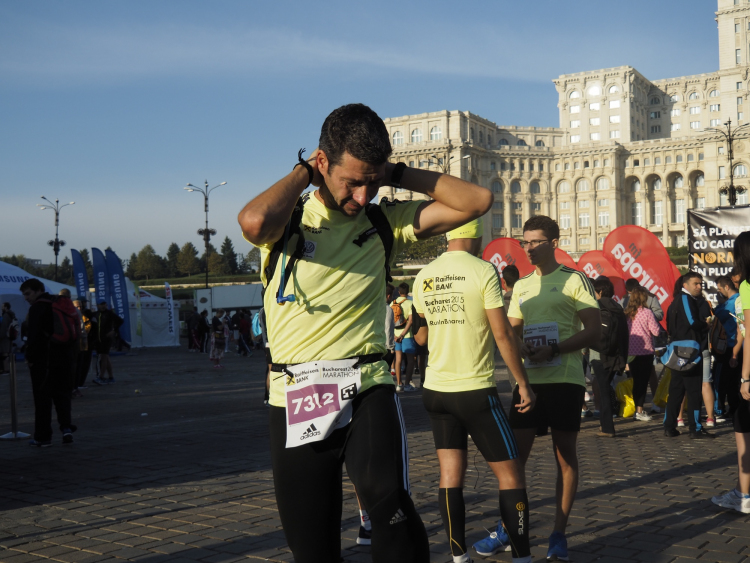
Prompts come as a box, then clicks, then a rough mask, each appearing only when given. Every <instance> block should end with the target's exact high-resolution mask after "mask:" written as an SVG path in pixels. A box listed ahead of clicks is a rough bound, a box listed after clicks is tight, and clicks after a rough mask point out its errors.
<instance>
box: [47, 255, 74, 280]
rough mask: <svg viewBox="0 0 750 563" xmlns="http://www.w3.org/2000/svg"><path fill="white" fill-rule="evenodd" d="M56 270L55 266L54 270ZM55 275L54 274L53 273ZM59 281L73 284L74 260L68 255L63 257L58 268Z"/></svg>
mask: <svg viewBox="0 0 750 563" xmlns="http://www.w3.org/2000/svg"><path fill="white" fill-rule="evenodd" d="M52 271H53V272H54V266H53V270H52ZM53 275H54V274H53ZM57 281H59V282H60V283H64V284H67V285H73V262H71V260H70V258H68V257H67V256H66V257H65V258H63V259H62V262H60V266H59V267H58V269H57Z"/></svg>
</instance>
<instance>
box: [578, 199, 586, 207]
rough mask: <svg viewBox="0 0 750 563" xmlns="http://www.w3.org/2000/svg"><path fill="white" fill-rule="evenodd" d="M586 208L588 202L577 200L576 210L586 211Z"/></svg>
mask: <svg viewBox="0 0 750 563" xmlns="http://www.w3.org/2000/svg"><path fill="white" fill-rule="evenodd" d="M588 208H589V200H587V199H580V200H578V209H588Z"/></svg>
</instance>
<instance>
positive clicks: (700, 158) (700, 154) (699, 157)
mask: <svg viewBox="0 0 750 563" xmlns="http://www.w3.org/2000/svg"><path fill="white" fill-rule="evenodd" d="M701 160H703V153H702V152H699V153H698V161H701Z"/></svg>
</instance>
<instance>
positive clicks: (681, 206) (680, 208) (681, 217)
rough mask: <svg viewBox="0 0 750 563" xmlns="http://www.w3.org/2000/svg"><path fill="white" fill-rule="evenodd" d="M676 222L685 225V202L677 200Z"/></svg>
mask: <svg viewBox="0 0 750 563" xmlns="http://www.w3.org/2000/svg"><path fill="white" fill-rule="evenodd" d="M674 222H675V223H684V222H685V200H684V199H676V200H675V201H674Z"/></svg>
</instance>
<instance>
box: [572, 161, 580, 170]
mask: <svg viewBox="0 0 750 563" xmlns="http://www.w3.org/2000/svg"><path fill="white" fill-rule="evenodd" d="M580 167H581V163H580V162H574V163H573V169H574V170H578V169H579V168H580Z"/></svg>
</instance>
